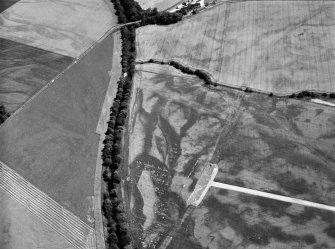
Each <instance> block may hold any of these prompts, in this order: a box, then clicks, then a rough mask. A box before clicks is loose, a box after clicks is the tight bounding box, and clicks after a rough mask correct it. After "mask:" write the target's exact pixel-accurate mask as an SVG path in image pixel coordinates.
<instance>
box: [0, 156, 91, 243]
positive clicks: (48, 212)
mask: <svg viewBox="0 0 335 249" xmlns="http://www.w3.org/2000/svg"><path fill="white" fill-rule="evenodd" d="M0 189H1V190H3V191H4V193H6V194H7V195H8V196H10V197H11V198H13V199H14V200H16V201H17V202H19V203H20V204H21V205H23V206H24V207H25V208H26V209H27V210H29V212H31V213H32V214H34V215H35V216H37V217H38V218H39V219H41V220H42V221H43V222H44V223H46V224H47V225H48V226H49V227H50V228H52V229H53V230H54V231H55V232H57V233H58V234H59V235H61V236H62V237H64V238H65V239H66V240H67V241H68V242H70V243H71V244H72V245H73V246H75V247H76V248H78V249H95V248H96V246H95V233H94V229H93V228H92V227H90V226H89V225H87V224H86V223H85V222H83V221H82V220H81V219H80V218H78V217H77V216H75V215H74V214H73V213H71V212H69V211H68V210H66V209H65V208H64V207H62V206H61V205H59V204H58V203H57V202H55V201H54V200H53V199H51V198H50V197H49V196H47V195H46V194H45V193H43V192H42V191H40V190H39V189H38V188H36V187H35V186H33V185H32V184H31V183H30V182H28V181H27V180H26V179H24V178H23V177H21V176H20V175H19V174H17V173H16V172H15V171H13V170H12V169H10V168H9V167H8V166H6V165H4V164H3V163H2V162H0Z"/></svg>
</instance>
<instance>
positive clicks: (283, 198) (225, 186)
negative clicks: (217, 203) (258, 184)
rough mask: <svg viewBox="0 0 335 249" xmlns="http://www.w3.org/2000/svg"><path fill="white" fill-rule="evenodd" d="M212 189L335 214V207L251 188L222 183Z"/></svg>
mask: <svg viewBox="0 0 335 249" xmlns="http://www.w3.org/2000/svg"><path fill="white" fill-rule="evenodd" d="M212 187H216V188H222V189H227V190H233V191H237V192H240V193H245V194H249V195H256V196H261V197H265V198H269V199H273V200H277V201H284V202H289V203H295V204H299V205H303V206H307V207H313V208H318V209H323V210H328V211H332V212H335V207H333V206H329V205H325V204H320V203H316V202H311V201H306V200H302V199H297V198H293V197H288V196H283V195H276V194H271V193H267V192H262V191H258V190H253V189H249V188H242V187H237V186H234V185H229V184H225V183H221V182H213V183H212Z"/></svg>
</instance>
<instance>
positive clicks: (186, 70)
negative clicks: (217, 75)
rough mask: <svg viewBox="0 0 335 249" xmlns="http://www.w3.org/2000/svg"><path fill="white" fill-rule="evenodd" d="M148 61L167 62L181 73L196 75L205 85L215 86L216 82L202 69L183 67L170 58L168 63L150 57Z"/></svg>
mask: <svg viewBox="0 0 335 249" xmlns="http://www.w3.org/2000/svg"><path fill="white" fill-rule="evenodd" d="M148 63H160V64H169V65H170V66H173V67H174V68H176V69H178V70H180V71H181V72H182V73H185V74H191V75H196V76H198V77H199V78H200V79H202V80H203V81H204V82H205V84H206V85H213V86H217V83H216V82H213V81H212V79H211V77H210V76H209V75H208V74H207V73H206V72H204V71H202V70H200V69H196V70H193V69H191V68H189V67H185V66H184V65H182V64H180V63H179V62H177V61H173V60H172V61H170V62H169V63H164V62H158V61H155V60H153V59H150V60H149V61H148Z"/></svg>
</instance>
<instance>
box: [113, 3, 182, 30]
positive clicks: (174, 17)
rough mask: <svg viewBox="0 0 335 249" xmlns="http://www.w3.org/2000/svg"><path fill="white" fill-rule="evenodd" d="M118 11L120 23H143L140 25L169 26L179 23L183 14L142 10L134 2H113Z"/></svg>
mask: <svg viewBox="0 0 335 249" xmlns="http://www.w3.org/2000/svg"><path fill="white" fill-rule="evenodd" d="M111 2H112V3H113V4H114V8H115V10H116V15H117V16H118V20H119V23H127V22H135V21H141V22H140V24H139V25H141V26H143V25H147V24H159V25H167V24H172V23H176V22H179V21H180V20H181V19H182V17H183V14H182V13H170V12H166V11H164V12H158V10H157V8H154V9H151V8H149V9H146V10H144V9H142V7H141V6H140V5H139V4H138V3H137V2H136V1H134V0H111Z"/></svg>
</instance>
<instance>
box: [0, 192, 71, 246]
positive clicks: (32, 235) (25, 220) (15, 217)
mask: <svg viewBox="0 0 335 249" xmlns="http://www.w3.org/2000/svg"><path fill="white" fill-rule="evenodd" d="M0 245H1V249H22V248H25V249H35V248H62V249H75V248H76V247H74V246H72V245H71V244H70V243H68V242H67V241H66V240H65V239H64V238H62V237H61V236H59V235H58V234H57V233H55V232H54V231H53V230H52V229H51V228H50V227H48V226H47V225H45V224H44V223H43V222H42V221H40V220H39V219H38V218H37V217H35V216H34V215H32V214H31V213H29V212H28V211H27V210H26V209H25V208H24V207H23V206H20V205H17V203H16V201H14V200H12V199H11V198H9V197H8V196H7V195H5V194H3V193H2V192H1V191H0Z"/></svg>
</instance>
